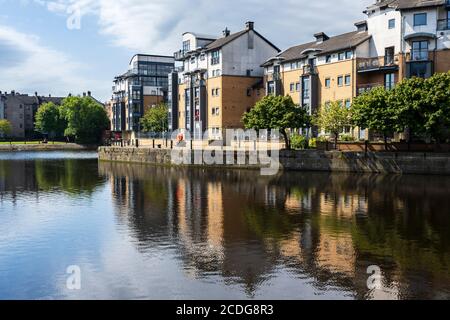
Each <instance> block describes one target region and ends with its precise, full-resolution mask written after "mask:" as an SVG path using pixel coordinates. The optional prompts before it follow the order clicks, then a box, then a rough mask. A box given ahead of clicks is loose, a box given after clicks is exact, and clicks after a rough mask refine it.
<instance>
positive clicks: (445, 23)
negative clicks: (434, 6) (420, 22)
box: [437, 4, 450, 31]
mask: <svg viewBox="0 0 450 320" xmlns="http://www.w3.org/2000/svg"><path fill="white" fill-rule="evenodd" d="M447 5H449V6H450V4H447ZM437 29H438V31H444V30H450V19H440V20H438V22H437Z"/></svg>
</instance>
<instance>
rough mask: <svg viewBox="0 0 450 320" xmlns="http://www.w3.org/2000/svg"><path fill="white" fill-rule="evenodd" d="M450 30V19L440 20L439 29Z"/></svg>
mask: <svg viewBox="0 0 450 320" xmlns="http://www.w3.org/2000/svg"><path fill="white" fill-rule="evenodd" d="M443 30H450V19H441V20H438V31H443Z"/></svg>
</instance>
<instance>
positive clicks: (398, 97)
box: [389, 78, 427, 140]
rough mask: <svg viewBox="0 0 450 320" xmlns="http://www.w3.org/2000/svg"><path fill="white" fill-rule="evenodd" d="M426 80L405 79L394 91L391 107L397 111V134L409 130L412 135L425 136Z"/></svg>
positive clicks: (390, 102)
mask: <svg viewBox="0 0 450 320" xmlns="http://www.w3.org/2000/svg"><path fill="white" fill-rule="evenodd" d="M426 96H427V92H426V86H425V80H424V79H422V78H411V79H405V80H403V81H402V82H400V83H399V84H397V85H396V86H395V88H394V89H392V95H391V97H390V100H389V104H390V107H391V108H393V109H394V110H395V115H396V116H395V120H396V124H397V125H396V127H397V132H401V131H405V130H407V129H408V131H409V138H410V140H411V137H412V134H413V133H414V134H425V127H424V123H425V122H426V120H425V110H426V109H427V106H426V104H427V101H426Z"/></svg>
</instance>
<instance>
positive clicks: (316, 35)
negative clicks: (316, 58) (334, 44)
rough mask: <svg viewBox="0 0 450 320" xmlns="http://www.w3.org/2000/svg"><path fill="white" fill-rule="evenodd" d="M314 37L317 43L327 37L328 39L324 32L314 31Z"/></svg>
mask: <svg viewBox="0 0 450 320" xmlns="http://www.w3.org/2000/svg"><path fill="white" fill-rule="evenodd" d="M314 37H315V38H316V40H317V43H322V42H324V41H327V40H328V39H330V37H329V36H327V35H326V34H325V33H324V32H319V33H316V34H315V35H314Z"/></svg>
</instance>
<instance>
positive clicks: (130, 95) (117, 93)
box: [111, 54, 175, 137]
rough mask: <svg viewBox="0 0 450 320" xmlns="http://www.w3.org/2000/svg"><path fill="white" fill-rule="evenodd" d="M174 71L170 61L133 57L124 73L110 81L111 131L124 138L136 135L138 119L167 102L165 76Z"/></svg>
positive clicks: (153, 56) (166, 59) (138, 126)
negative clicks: (153, 107) (111, 85)
mask: <svg viewBox="0 0 450 320" xmlns="http://www.w3.org/2000/svg"><path fill="white" fill-rule="evenodd" d="M174 67H175V60H174V57H170V56H158V55H145V54H137V55H135V56H134V57H133V58H132V59H131V61H130V64H129V68H128V71H127V72H126V73H124V74H123V75H121V76H118V77H116V78H115V79H114V86H113V97H112V119H111V124H112V126H111V127H112V131H114V132H120V133H122V134H123V136H124V137H127V136H130V135H131V133H132V132H138V131H140V128H141V127H140V119H141V118H142V116H143V115H144V113H145V112H146V110H148V109H149V108H151V107H152V106H155V105H157V104H159V103H161V102H167V90H168V74H169V73H171V72H172V71H173V69H174Z"/></svg>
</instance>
